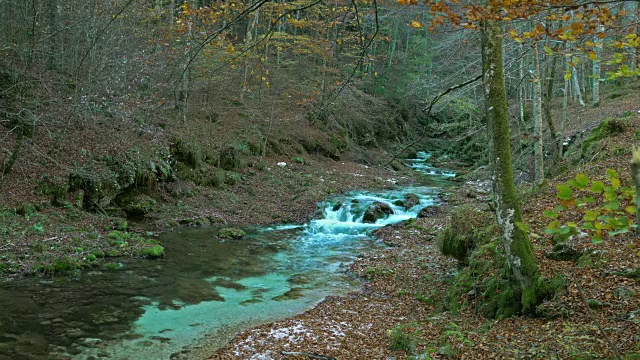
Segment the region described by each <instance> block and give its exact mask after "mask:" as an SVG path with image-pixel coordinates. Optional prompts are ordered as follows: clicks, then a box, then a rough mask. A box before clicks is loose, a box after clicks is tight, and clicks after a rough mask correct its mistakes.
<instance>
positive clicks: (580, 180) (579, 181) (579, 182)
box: [575, 174, 589, 189]
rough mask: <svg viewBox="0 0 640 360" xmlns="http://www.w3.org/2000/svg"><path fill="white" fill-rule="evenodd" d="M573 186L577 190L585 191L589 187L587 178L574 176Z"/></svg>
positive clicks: (585, 176) (580, 175)
mask: <svg viewBox="0 0 640 360" xmlns="http://www.w3.org/2000/svg"><path fill="white" fill-rule="evenodd" d="M575 184H576V187H577V188H578V189H585V188H586V187H587V185H589V178H588V177H587V175H585V174H578V175H576V181H575Z"/></svg>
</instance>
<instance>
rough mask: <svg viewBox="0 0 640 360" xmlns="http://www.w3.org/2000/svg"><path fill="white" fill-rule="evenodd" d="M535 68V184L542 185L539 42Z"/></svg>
mask: <svg viewBox="0 0 640 360" xmlns="http://www.w3.org/2000/svg"><path fill="white" fill-rule="evenodd" d="M533 66H534V71H535V82H534V91H533V122H534V136H533V138H534V155H533V157H534V160H535V183H536V184H537V185H540V184H542V183H543V182H544V152H543V147H542V144H543V143H542V75H541V74H540V54H539V53H538V42H537V41H536V42H534V43H533Z"/></svg>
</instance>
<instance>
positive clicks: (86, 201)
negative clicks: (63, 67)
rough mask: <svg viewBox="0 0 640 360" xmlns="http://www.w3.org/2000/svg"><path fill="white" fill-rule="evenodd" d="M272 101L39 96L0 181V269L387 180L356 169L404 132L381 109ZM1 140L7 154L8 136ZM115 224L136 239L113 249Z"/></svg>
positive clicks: (27, 266) (89, 256) (239, 219)
mask: <svg viewBox="0 0 640 360" xmlns="http://www.w3.org/2000/svg"><path fill="white" fill-rule="evenodd" d="M40 95H41V96H52V95H51V94H47V93H42V94H40ZM225 101H226V102H225ZM274 101H276V102H275V103H274V104H272V106H273V108H270V109H269V108H259V107H258V106H259V105H260V104H253V103H248V102H247V103H241V102H237V101H232V100H231V99H227V100H225V99H219V100H218V102H219V103H220V104H219V105H220V107H221V108H223V109H225V110H224V112H223V111H220V112H219V113H213V114H208V115H207V114H203V113H201V112H198V111H193V112H192V113H190V115H189V116H188V117H187V118H186V119H185V118H183V115H184V113H183V112H182V111H178V110H173V109H162V108H149V107H148V106H147V107H144V104H138V105H135V104H129V103H123V104H112V106H110V107H107V108H100V109H96V108H93V107H92V106H93V104H92V103H87V104H82V105H81V106H80V107H81V108H78V109H76V108H71V109H65V108H64V107H62V106H59V105H60V104H58V103H53V104H52V105H49V106H50V111H48V112H46V114H47V115H46V116H43V118H42V119H40V120H39V122H38V123H36V124H33V125H34V126H33V127H30V130H31V133H30V134H29V136H28V137H27V138H25V139H24V140H23V144H22V146H21V148H20V153H19V156H18V158H17V161H16V162H15V164H14V166H13V168H12V169H11V171H10V172H9V173H7V174H5V175H4V176H3V177H2V178H1V179H0V181H1V186H2V189H3V192H2V196H1V197H0V216H1V218H0V219H1V221H0V223H1V227H0V273H1V274H2V275H7V274H16V273H32V272H36V273H40V272H46V273H52V272H58V271H63V270H69V269H76V268H78V267H82V266H89V265H91V264H95V262H96V258H100V257H102V256H104V255H106V256H146V255H145V254H149V252H150V251H151V250H150V249H157V246H158V244H157V243H156V241H155V240H153V236H151V234H149V236H147V232H149V231H151V232H153V233H155V232H156V231H157V230H162V229H169V228H173V227H177V226H198V225H207V224H210V223H216V224H221V223H251V224H266V223H283V222H289V221H295V222H300V221H302V220H304V219H307V218H308V217H310V216H311V215H312V213H313V211H314V210H315V203H316V202H317V201H319V200H321V199H322V198H323V197H324V196H326V195H328V194H332V193H336V192H343V191H346V190H350V189H354V188H373V187H384V186H387V185H389V184H390V183H389V182H388V181H387V180H389V179H391V178H392V177H394V176H395V175H393V174H391V172H389V171H386V170H383V169H378V168H374V167H369V166H367V165H365V164H369V165H372V164H373V163H375V162H377V161H380V160H376V159H384V158H385V155H384V154H383V152H382V150H381V148H380V147H381V146H383V144H392V143H393V142H395V141H399V140H400V139H402V138H404V137H405V136H407V135H409V134H410V129H411V126H412V125H411V124H412V122H411V121H409V122H408V123H407V119H403V120H399V118H400V116H399V114H398V111H399V110H397V109H395V108H394V107H393V106H392V105H391V104H388V103H385V102H384V101H381V100H379V99H376V98H375V97H372V96H369V95H366V94H364V93H362V92H360V91H358V90H357V89H346V90H345V95H344V98H342V99H340V100H336V101H335V103H334V104H332V106H331V108H330V109H327V110H326V114H325V115H324V117H323V118H317V117H315V116H311V115H309V114H310V111H311V110H310V109H309V108H308V107H307V106H303V105H300V104H298V103H297V101H295V100H293V99H288V98H284V99H280V100H274ZM223 106H224V107H223ZM78 112H80V113H78ZM5 140H6V141H5V143H3V147H5V148H7V149H11V148H14V145H15V141H17V138H15V137H13V136H7V137H6V139H5ZM285 164H286V165H285ZM130 227H131V229H130ZM113 231H119V232H121V233H118V232H113ZM128 231H132V232H138V233H140V235H143V236H145V238H143V237H141V236H137V237H136V239H137V240H138V241H136V242H134V243H135V244H134V243H132V242H129V243H131V245H130V246H127V247H122V246H121V244H122V241H121V240H122V237H125V238H127V237H129V236H130V235H129V234H128V233H127V232H128ZM109 235H111V236H109ZM151 254H153V256H150V257H154V256H158V255H161V253H160V254H158V253H157V251H151Z"/></svg>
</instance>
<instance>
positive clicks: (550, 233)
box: [544, 228, 558, 235]
mask: <svg viewBox="0 0 640 360" xmlns="http://www.w3.org/2000/svg"><path fill="white" fill-rule="evenodd" d="M556 232H558V230H557V229H549V228H546V229H544V233H545V234H548V235H553V234H555V233H556Z"/></svg>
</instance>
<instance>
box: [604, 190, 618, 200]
mask: <svg viewBox="0 0 640 360" xmlns="http://www.w3.org/2000/svg"><path fill="white" fill-rule="evenodd" d="M617 197H618V192H617V191H616V189H614V188H612V187H611V186H607V187H606V188H604V199H605V200H607V201H612V200H615V199H616V198H617Z"/></svg>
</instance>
